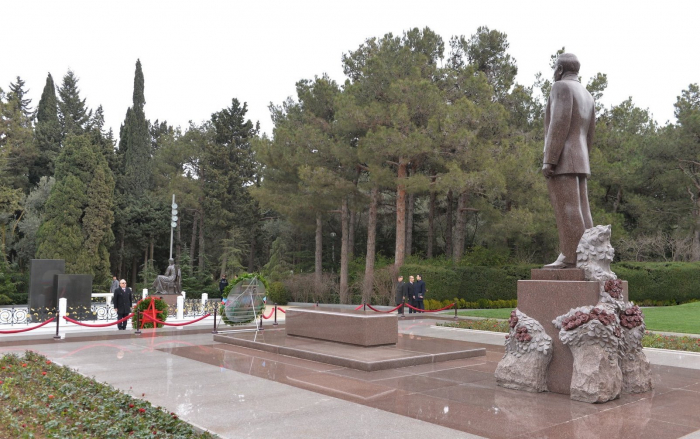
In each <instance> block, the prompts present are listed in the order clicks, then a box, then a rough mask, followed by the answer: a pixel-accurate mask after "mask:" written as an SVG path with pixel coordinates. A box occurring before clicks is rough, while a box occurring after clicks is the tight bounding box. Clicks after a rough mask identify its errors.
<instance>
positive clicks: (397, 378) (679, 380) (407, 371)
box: [0, 319, 700, 439]
mask: <svg viewBox="0 0 700 439" xmlns="http://www.w3.org/2000/svg"><path fill="white" fill-rule="evenodd" d="M434 324H435V321H434V320H408V319H407V320H404V321H401V322H400V332H401V333H402V334H403V335H402V336H407V337H437V338H446V339H454V340H462V341H466V342H469V343H473V344H476V345H480V346H485V347H487V351H488V352H487V356H486V357H485V358H484V359H467V360H454V361H453V362H446V363H443V364H439V365H424V366H416V367H414V368H403V369H402V370H390V371H380V372H376V373H375V372H371V373H368V372H359V371H351V370H347V369H345V370H343V368H337V367H335V366H329V365H325V364H322V363H315V362H311V361H306V360H299V359H291V358H290V357H282V356H275V355H274V354H265V353H261V352H258V351H251V350H246V349H245V348H237V347H227V346H222V345H220V344H215V343H214V342H213V341H212V335H211V333H210V330H211V325H212V322H209V324H207V325H205V324H202V325H201V327H196V328H189V329H182V330H178V329H172V330H168V331H163V330H159V331H158V332H157V333H156V332H155V331H153V330H151V331H146V332H145V333H144V334H143V335H141V336H140V337H139V336H133V335H131V334H130V333H129V332H128V331H126V333H125V331H121V332H120V331H116V330H115V329H110V330H98V331H90V333H89V334H88V333H82V334H81V335H80V336H78V334H68V335H67V336H66V338H65V339H64V340H62V341H53V340H52V339H48V340H47V339H46V334H44V335H43V336H44V338H43V339H36V338H24V339H20V338H15V337H12V338H11V339H12V340H14V342H12V341H10V339H8V337H5V336H0V352H2V353H5V352H18V353H21V352H23V351H24V350H25V349H32V350H34V351H37V352H40V353H42V354H44V355H46V356H47V357H49V358H50V359H51V360H53V361H55V362H56V363H59V364H65V365H68V366H70V367H73V368H75V369H77V370H78V371H79V372H81V373H83V374H85V375H87V376H92V377H95V379H97V380H98V381H103V382H107V383H109V384H111V385H113V386H115V387H116V388H119V389H121V390H123V391H125V392H129V393H130V394H132V395H133V396H135V397H139V398H144V399H146V400H148V401H150V402H151V403H153V404H154V405H159V406H163V407H165V408H166V409H167V410H168V411H173V412H176V413H177V414H178V415H179V416H180V417H181V418H182V419H184V420H186V421H188V422H191V423H192V424H194V425H196V426H198V427H200V428H204V429H207V430H210V431H212V432H214V433H216V434H218V435H220V436H221V437H224V438H240V437H282V436H283V437H285V438H326V437H337V438H359V437H372V438H393V437H401V438H424V437H439V436H445V437H451V438H478V437H489V438H500V437H504V438H505V437H509V438H512V437H522V438H525V437H528V438H536V437H541V438H544V437H549V438H572V439H573V438H576V439H578V438H598V437H606V438H608V439H615V438H623V437H634V438H644V437H648V438H654V439H659V438H662V437H668V438H679V437H683V436H684V435H690V436H685V437H686V438H690V437H699V436H700V412H698V410H697V407H698V406H699V405H700V354H693V353H682V352H677V351H664V350H658V349H646V350H645V352H646V353H647V356H648V357H649V359H650V361H651V362H652V363H653V364H654V373H655V380H657V381H656V382H657V387H656V390H655V391H654V392H650V393H651V394H644V395H626V396H623V398H621V399H620V400H617V401H613V402H611V403H608V404H602V405H590V404H583V403H577V402H574V401H570V400H569V399H568V398H567V397H565V396H563V395H555V394H539V395H535V394H528V393H526V392H516V391H511V390H506V389H501V388H496V387H495V384H494V383H493V369H494V368H495V364H496V363H497V361H498V360H499V359H500V357H501V356H502V344H503V334H499V333H491V332H485V331H470V330H457V329H452V328H444V327H436V326H434ZM25 337H29V336H25ZM33 337H37V336H33ZM39 337H41V335H40V336H39ZM10 343H11V344H13V345H9V344H10ZM565 419H569V420H568V421H565ZM692 435H696V436H692Z"/></svg>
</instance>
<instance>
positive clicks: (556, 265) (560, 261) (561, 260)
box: [542, 253, 576, 270]
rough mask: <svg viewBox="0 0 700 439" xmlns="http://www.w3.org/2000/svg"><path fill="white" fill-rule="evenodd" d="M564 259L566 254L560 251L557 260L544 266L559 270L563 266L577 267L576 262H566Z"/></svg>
mask: <svg viewBox="0 0 700 439" xmlns="http://www.w3.org/2000/svg"><path fill="white" fill-rule="evenodd" d="M564 259H566V256H564V255H563V254H562V253H559V257H558V258H557V260H556V261H554V262H552V263H551V264H547V265H545V266H544V267H542V268H548V269H550V270H559V269H562V268H576V264H573V263H568V262H564Z"/></svg>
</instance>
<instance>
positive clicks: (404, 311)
mask: <svg viewBox="0 0 700 439" xmlns="http://www.w3.org/2000/svg"><path fill="white" fill-rule="evenodd" d="M401 318H402V319H403V318H406V298H405V297H404V299H403V300H402V301H401Z"/></svg>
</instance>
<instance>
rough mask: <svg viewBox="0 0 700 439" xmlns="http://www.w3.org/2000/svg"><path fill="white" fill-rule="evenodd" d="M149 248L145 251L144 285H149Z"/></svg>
mask: <svg viewBox="0 0 700 439" xmlns="http://www.w3.org/2000/svg"><path fill="white" fill-rule="evenodd" d="M147 270H148V246H146V250H144V251H143V283H144V285H148V271H147Z"/></svg>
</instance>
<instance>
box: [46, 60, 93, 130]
mask: <svg viewBox="0 0 700 439" xmlns="http://www.w3.org/2000/svg"><path fill="white" fill-rule="evenodd" d="M78 80H79V79H78V77H77V76H75V73H73V71H72V70H68V73H66V75H65V76H64V77H63V83H62V84H61V86H60V87H59V88H58V97H59V100H58V109H59V114H58V118H59V121H60V122H61V128H62V131H63V137H64V138H65V137H67V136H68V135H80V134H83V133H84V132H85V131H86V129H87V128H88V125H89V122H90V118H91V117H92V111H91V110H88V108H87V107H86V105H85V99H80V89H79V88H78ZM44 90H46V88H45V89H44ZM42 96H43V95H42Z"/></svg>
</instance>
